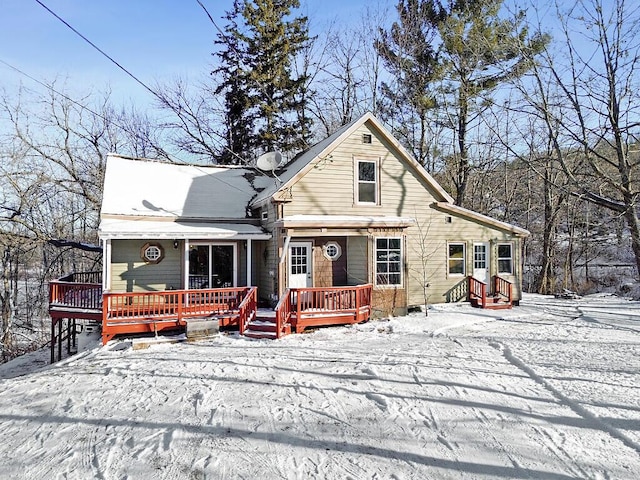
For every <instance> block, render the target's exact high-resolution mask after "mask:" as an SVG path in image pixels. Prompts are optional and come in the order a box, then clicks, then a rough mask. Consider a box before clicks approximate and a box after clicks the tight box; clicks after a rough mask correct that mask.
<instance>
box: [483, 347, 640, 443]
mask: <svg viewBox="0 0 640 480" xmlns="http://www.w3.org/2000/svg"><path fill="white" fill-rule="evenodd" d="M489 345H490V346H491V347H493V348H495V349H496V350H499V351H501V352H502V355H503V356H504V358H505V359H506V360H507V361H508V362H509V363H511V364H512V365H513V366H515V367H517V368H519V369H520V370H522V371H523V372H524V373H526V374H527V375H528V376H529V377H531V379H532V380H534V381H535V382H537V383H538V384H540V385H542V386H543V387H544V388H545V389H547V390H548V391H549V392H550V393H551V394H552V395H553V396H554V397H555V398H557V399H558V400H560V401H561V402H562V403H563V404H564V405H566V406H567V407H569V408H570V409H571V410H573V412H574V413H576V414H577V415H579V416H580V417H582V418H583V419H585V420H588V421H589V422H591V423H592V425H593V426H594V427H597V428H598V429H600V430H602V431H604V432H606V433H608V434H609V435H611V436H612V437H613V438H615V439H617V440H620V441H621V442H622V443H624V444H625V445H626V446H627V447H629V448H631V449H633V450H635V451H636V452H638V453H640V444H638V443H636V442H635V441H634V440H632V439H631V438H629V437H628V436H627V435H625V434H624V433H623V432H621V431H620V430H618V429H617V428H615V427H613V426H612V425H610V424H608V423H607V422H605V421H603V420H602V419H601V418H599V417H598V416H596V415H594V414H593V413H591V412H590V411H589V410H587V409H586V408H584V407H583V406H582V405H580V404H579V403H578V402H575V401H573V400H572V399H571V398H569V397H568V396H566V395H565V394H563V393H562V392H561V391H560V390H558V389H557V388H555V387H554V386H553V385H551V384H550V383H549V382H547V381H546V380H545V379H544V378H543V377H541V376H540V375H538V374H537V373H536V372H535V370H533V368H531V367H530V366H529V365H527V364H526V363H525V362H523V361H522V360H520V359H519V358H518V357H517V356H516V355H514V354H513V352H512V351H511V349H510V348H509V347H508V346H506V345H503V344H501V343H499V342H489Z"/></svg>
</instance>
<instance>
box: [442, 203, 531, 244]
mask: <svg viewBox="0 0 640 480" xmlns="http://www.w3.org/2000/svg"><path fill="white" fill-rule="evenodd" d="M434 207H435V208H436V209H439V210H441V211H444V212H447V213H451V214H452V215H458V216H461V217H465V218H468V219H470V220H474V221H476V222H480V223H484V224H486V225H489V226H491V227H493V228H497V229H499V230H503V231H505V232H509V233H512V234H514V235H518V236H521V237H528V236H529V235H531V232H529V230H525V229H524V228H520V227H516V226H515V225H511V224H510V223H507V222H501V221H500V220H496V219H495V218H492V217H488V216H486V215H482V214H481V213H478V212H474V211H473V210H469V209H467V208H463V207H459V206H457V205H454V204H452V203H446V202H436V203H435V204H434Z"/></svg>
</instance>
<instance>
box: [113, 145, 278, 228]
mask: <svg viewBox="0 0 640 480" xmlns="http://www.w3.org/2000/svg"><path fill="white" fill-rule="evenodd" d="M252 182H254V184H253V185H252ZM255 182H258V183H262V184H265V183H267V182H273V180H271V179H269V178H266V177H264V176H262V175H260V174H258V173H257V172H256V171H255V169H253V168H246V167H234V166H215V167H212V166H199V165H183V164H175V163H166V162H158V161H153V160H148V159H132V158H127V157H121V156H119V155H114V154H109V156H108V158H107V167H106V172H105V178H104V193H103V200H102V208H101V211H100V215H101V217H103V218H105V217H107V216H112V215H126V216H136V217H154V218H171V219H242V218H245V217H246V213H245V211H246V208H247V206H248V205H249V202H250V200H251V199H252V198H253V197H254V196H255V195H256V194H257V189H260V188H261V186H260V185H255ZM262 188H264V186H262Z"/></svg>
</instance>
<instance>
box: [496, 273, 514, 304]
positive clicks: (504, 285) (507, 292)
mask: <svg viewBox="0 0 640 480" xmlns="http://www.w3.org/2000/svg"><path fill="white" fill-rule="evenodd" d="M493 291H494V293H495V294H496V295H500V296H501V297H502V298H504V300H505V301H506V302H508V303H511V301H512V300H513V283H511V282H510V281H508V280H505V279H504V278H502V277H499V276H498V275H496V276H495V277H493Z"/></svg>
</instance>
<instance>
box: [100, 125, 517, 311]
mask: <svg viewBox="0 0 640 480" xmlns="http://www.w3.org/2000/svg"><path fill="white" fill-rule="evenodd" d="M273 167H274V169H273V171H271V170H268V169H267V170H261V169H259V168H257V167H255V166H244V167H239V166H197V165H182V164H171V163H163V162H157V161H152V160H145V159H133V158H127V157H123V156H119V155H109V157H108V159H107V166H106V173H105V180H104V198H103V204H102V210H101V213H100V216H101V222H100V229H99V236H100V239H101V242H102V245H103V253H104V255H103V257H104V258H103V262H104V268H103V272H102V288H103V290H104V291H105V292H108V293H115V292H129V293H135V292H172V291H186V290H189V291H191V290H198V289H223V290H224V289H233V288H236V289H237V288H241V287H256V293H255V295H256V298H257V300H256V301H257V302H260V303H262V304H264V305H271V306H274V305H276V304H277V303H278V302H279V301H280V299H281V298H282V296H283V295H284V294H285V293H286V292H287V291H288V289H289V290H290V289H304V288H308V289H325V290H326V289H331V288H334V289H335V288H336V287H345V288H346V287H355V286H359V285H369V286H370V289H371V293H370V298H368V300H367V301H369V302H370V311H368V312H367V315H368V314H371V315H372V316H384V315H389V314H396V315H397V314H404V313H405V312H406V311H407V310H408V309H409V308H410V307H413V306H417V305H422V304H424V303H425V296H426V298H427V300H428V302H429V303H441V302H454V301H459V300H464V299H470V300H472V301H473V302H474V304H477V305H479V306H491V305H492V304H494V306H498V305H502V306H509V307H510V306H511V304H512V303H516V304H517V302H518V301H519V300H520V298H521V283H522V267H521V264H522V262H521V253H520V252H521V246H522V245H521V241H522V239H523V238H524V237H526V236H527V235H528V232H527V231H526V230H524V229H522V228H518V227H516V226H513V225H510V224H507V223H504V222H500V221H497V220H495V219H493V218H489V217H487V216H484V215H480V214H478V213H475V212H473V211H470V210H468V209H464V208H461V207H458V206H456V205H454V202H453V199H452V198H451V196H450V195H449V194H447V192H446V191H445V190H444V189H443V188H442V187H441V186H440V185H438V183H437V182H436V181H435V180H434V179H433V178H432V177H431V176H430V175H429V174H428V173H427V172H426V170H425V169H424V168H423V167H421V166H420V165H419V164H418V163H417V162H416V161H415V160H414V159H413V158H412V157H411V156H410V154H409V153H408V152H407V151H406V150H405V149H404V148H403V147H402V146H401V145H400V143H399V142H398V141H397V140H396V139H395V138H394V137H393V136H392V135H391V134H390V132H389V131H388V130H387V129H386V128H385V127H384V126H383V125H382V124H381V122H380V121H379V120H377V119H376V118H375V117H374V116H373V115H371V114H365V115H363V116H362V117H360V118H358V119H357V120H355V121H353V122H351V123H350V124H348V125H345V126H344V127H342V128H340V129H339V130H338V131H337V132H335V133H334V134H333V135H331V136H330V137H328V138H326V139H325V140H323V141H321V142H319V143H318V144H316V145H314V146H313V147H311V148H310V149H309V150H307V151H306V152H303V153H302V154H300V155H298V156H297V157H296V158H294V159H293V160H292V161H290V162H289V163H287V164H286V165H284V166H282V167H280V166H277V167H276V166H275V165H274V166H273ZM263 168H264V166H263ZM471 278H472V279H471ZM470 279H471V280H470ZM498 294H500V295H498ZM342 295H345V293H344V292H343V293H342ZM325 296H326V292H325ZM299 298H303V297H302V296H299ZM500 299H502V301H500ZM127 301H129V302H130V301H131V299H129V300H127ZM181 308H182V307H181Z"/></svg>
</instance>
